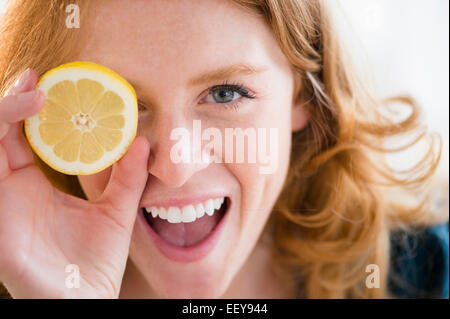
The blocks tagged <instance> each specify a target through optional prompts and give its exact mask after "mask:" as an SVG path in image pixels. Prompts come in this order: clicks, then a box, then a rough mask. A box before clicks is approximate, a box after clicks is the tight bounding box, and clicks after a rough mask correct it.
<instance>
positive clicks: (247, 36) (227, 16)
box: [79, 0, 286, 80]
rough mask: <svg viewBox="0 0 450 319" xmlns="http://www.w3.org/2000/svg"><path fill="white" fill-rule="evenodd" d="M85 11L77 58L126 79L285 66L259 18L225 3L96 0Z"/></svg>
mask: <svg viewBox="0 0 450 319" xmlns="http://www.w3.org/2000/svg"><path fill="white" fill-rule="evenodd" d="M89 13H90V14H89V16H88V17H87V21H81V23H86V24H87V25H88V28H85V30H89V31H88V32H87V34H86V36H87V37H88V41H87V45H86V46H85V47H84V48H83V50H82V53H81V57H79V58H80V59H89V60H91V61H94V62H99V63H103V64H105V65H107V66H110V67H113V68H114V69H115V70H116V71H118V72H119V73H122V74H123V75H124V76H125V77H127V76H128V77H129V76H131V77H135V76H138V74H143V73H147V74H148V73H149V72H152V73H157V74H158V77H159V79H160V80H162V78H161V77H165V76H167V77H171V78H172V79H173V78H174V76H176V77H178V78H180V75H183V74H194V73H195V74H197V73H200V72H202V71H206V70H210V69H212V68H217V67H220V66H226V65H231V64H234V63H244V62H245V63H247V62H248V63H264V64H268V63H272V64H277V63H279V64H284V65H283V66H284V67H285V66H286V61H285V60H284V56H283V55H282V54H281V50H280V49H279V47H278V45H277V42H276V40H275V38H274V37H273V34H272V32H271V30H270V28H269V27H268V26H267V25H266V24H265V22H264V20H263V18H262V17H260V16H257V15H256V14H255V13H252V12H249V11H247V10H244V9H243V8H241V7H240V6H238V5H236V4H235V3H234V2H232V1H229V0H195V1H192V0H164V1H161V0H126V1H125V0H122V1H120V0H101V1H99V0H97V1H95V2H93V4H92V5H91V7H90V8H89ZM132 74H133V75H132ZM181 77H182V76H181ZM180 79H181V78H180Z"/></svg>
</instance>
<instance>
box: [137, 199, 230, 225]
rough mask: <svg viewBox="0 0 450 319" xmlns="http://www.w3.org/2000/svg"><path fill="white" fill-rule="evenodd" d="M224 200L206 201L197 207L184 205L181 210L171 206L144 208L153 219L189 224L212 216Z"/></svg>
mask: <svg viewBox="0 0 450 319" xmlns="http://www.w3.org/2000/svg"><path fill="white" fill-rule="evenodd" d="M224 201H225V198H224V197H221V198H215V199H208V200H207V201H205V202H203V203H199V204H197V205H195V206H194V205H186V206H183V207H182V208H179V207H176V206H171V207H168V208H164V207H159V208H158V207H156V206H151V207H145V210H146V211H147V213H149V214H151V215H152V217H153V218H156V217H157V216H158V217H159V218H161V219H167V221H168V222H169V223H191V222H193V221H195V220H196V219H198V218H201V217H203V216H204V215H205V213H206V214H207V215H208V216H212V215H213V214H214V211H215V210H216V209H219V208H220V207H221V206H222V204H223V203H224Z"/></svg>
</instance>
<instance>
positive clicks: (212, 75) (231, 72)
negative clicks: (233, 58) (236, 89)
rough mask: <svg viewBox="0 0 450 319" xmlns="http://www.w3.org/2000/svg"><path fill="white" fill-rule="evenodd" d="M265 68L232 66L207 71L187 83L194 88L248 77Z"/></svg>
mask: <svg viewBox="0 0 450 319" xmlns="http://www.w3.org/2000/svg"><path fill="white" fill-rule="evenodd" d="M266 70H267V68H263V67H254V66H251V65H248V64H241V63H240V64H234V65H231V66H226V67H222V68H219V69H216V70H213V71H208V72H206V73H203V74H201V75H199V76H196V77H194V78H193V79H191V80H189V81H188V85H189V86H196V85H200V84H204V83H208V82H216V81H219V80H223V79H227V78H230V77H232V76H236V75H250V74H256V73H261V72H264V71H266Z"/></svg>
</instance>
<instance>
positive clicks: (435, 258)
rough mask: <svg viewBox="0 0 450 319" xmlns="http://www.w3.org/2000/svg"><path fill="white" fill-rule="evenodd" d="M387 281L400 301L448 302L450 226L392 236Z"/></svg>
mask: <svg viewBox="0 0 450 319" xmlns="http://www.w3.org/2000/svg"><path fill="white" fill-rule="evenodd" d="M388 278H389V283H388V285H389V286H388V287H389V290H390V292H391V293H392V294H393V295H394V296H395V297H397V298H449V223H448V222H447V223H445V224H441V225H438V226H433V227H429V228H420V229H415V230H413V231H408V232H405V231H396V232H394V233H392V235H391V268H390V273H389V276H388Z"/></svg>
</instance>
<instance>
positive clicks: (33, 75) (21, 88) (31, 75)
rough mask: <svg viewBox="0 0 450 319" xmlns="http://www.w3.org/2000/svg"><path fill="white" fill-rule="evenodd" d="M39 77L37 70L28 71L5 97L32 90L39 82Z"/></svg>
mask: <svg viewBox="0 0 450 319" xmlns="http://www.w3.org/2000/svg"><path fill="white" fill-rule="evenodd" d="M38 78H39V75H38V73H37V72H36V71H35V70H32V69H26V70H25V71H24V72H23V73H22V74H21V75H20V76H19V78H18V79H17V81H16V82H15V83H14V84H13V86H11V87H10V88H9V89H8V90H7V91H6V94H5V95H13V94H19V93H23V92H26V91H30V90H32V89H33V88H34V87H35V86H36V83H37V81H38Z"/></svg>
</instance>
